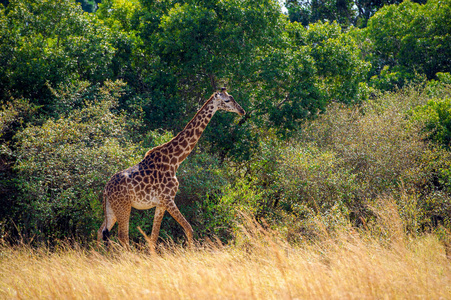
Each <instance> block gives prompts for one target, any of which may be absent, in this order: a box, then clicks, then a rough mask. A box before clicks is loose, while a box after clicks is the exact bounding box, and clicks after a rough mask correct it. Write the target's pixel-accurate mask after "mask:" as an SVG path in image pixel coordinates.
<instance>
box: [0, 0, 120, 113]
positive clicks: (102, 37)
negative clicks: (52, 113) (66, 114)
mask: <svg viewBox="0 0 451 300" xmlns="http://www.w3.org/2000/svg"><path fill="white" fill-rule="evenodd" d="M0 36H1V37H2V38H1V40H0V101H2V102H3V101H5V99H7V97H8V95H11V96H13V97H16V98H20V97H25V98H29V99H31V100H32V101H33V102H34V103H39V104H44V105H46V109H51V107H49V106H51V105H52V99H53V98H52V95H51V93H50V90H49V89H48V88H47V86H46V83H49V84H50V85H51V86H56V85H57V84H59V83H63V82H71V81H74V80H77V79H80V80H88V81H91V82H93V83H97V82H103V81H104V80H105V79H106V78H109V77H111V71H110V65H111V60H112V57H113V54H114V49H113V48H112V46H111V43H110V41H111V39H112V38H113V36H112V34H111V32H110V31H109V30H108V29H107V28H105V27H103V26H101V25H100V24H99V23H98V22H96V20H95V18H93V17H92V16H90V15H88V14H84V13H83V11H82V10H81V8H80V7H79V6H78V5H76V4H75V3H74V2H72V1H69V0H64V1H55V0H16V1H11V3H10V4H9V5H8V7H7V8H6V9H4V10H3V9H2V10H1V11H0Z"/></svg>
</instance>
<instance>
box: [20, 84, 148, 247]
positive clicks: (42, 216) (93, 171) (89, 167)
mask: <svg viewBox="0 0 451 300" xmlns="http://www.w3.org/2000/svg"><path fill="white" fill-rule="evenodd" d="M123 86H124V84H123V83H121V82H106V83H105V86H104V87H101V88H98V89H96V92H95V94H94V95H93V97H94V98H93V99H92V100H85V101H83V99H74V100H77V102H82V103H83V102H84V104H83V105H81V107H80V108H77V109H74V110H72V111H70V112H69V113H67V116H61V117H59V118H55V119H49V120H47V121H45V122H44V123H43V124H42V126H40V125H36V126H28V127H27V128H25V129H24V130H22V131H20V132H19V133H18V134H17V135H16V136H15V142H16V147H17V150H16V153H15V155H16V163H15V165H14V170H15V171H16V173H17V176H18V178H17V182H16V186H17V188H18V189H19V191H20V196H19V199H20V201H18V203H17V206H18V212H17V213H18V215H17V216H16V218H15V222H16V223H18V225H19V226H20V228H21V230H22V234H26V235H28V236H31V235H35V236H36V237H37V238H39V239H52V238H64V237H70V236H73V237H85V238H86V237H90V236H92V235H91V234H92V233H93V231H94V230H95V229H97V228H96V227H98V226H99V225H100V223H101V218H102V215H103V211H102V204H101V201H99V195H100V194H101V191H102V190H103V186H104V184H105V183H106V181H107V180H108V178H109V177H110V176H111V175H112V174H113V173H115V172H117V171H119V170H121V169H123V168H125V167H128V166H129V165H131V164H133V163H134V162H136V160H137V159H138V158H139V156H138V154H140V153H139V151H137V150H138V148H137V146H136V145H133V144H131V143H130V142H128V141H127V139H126V138H125V129H126V128H125V125H124V124H126V121H125V118H126V116H125V115H124V114H121V113H113V111H114V108H115V106H116V105H117V100H118V97H119V96H120V94H121V89H122V87H123ZM79 95H82V94H79Z"/></svg>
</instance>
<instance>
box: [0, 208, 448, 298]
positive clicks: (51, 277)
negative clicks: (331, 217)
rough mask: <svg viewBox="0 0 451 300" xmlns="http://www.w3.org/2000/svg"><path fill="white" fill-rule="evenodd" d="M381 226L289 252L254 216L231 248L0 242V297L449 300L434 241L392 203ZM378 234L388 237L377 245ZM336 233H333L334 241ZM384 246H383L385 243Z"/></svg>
mask: <svg viewBox="0 0 451 300" xmlns="http://www.w3.org/2000/svg"><path fill="white" fill-rule="evenodd" d="M373 210H374V211H375V213H377V214H378V215H379V216H380V220H381V225H380V227H381V228H384V230H385V231H381V230H379V231H375V232H373V234H372V235H371V236H370V235H368V234H364V233H357V232H355V231H353V230H352V229H349V230H347V231H343V232H342V233H341V234H338V237H335V238H324V239H323V240H322V241H319V242H317V243H315V244H303V245H297V246H293V245H290V244H289V243H287V242H286V240H283V239H282V238H280V236H279V235H278V234H277V232H272V231H270V230H268V229H264V228H263V227H262V226H260V225H258V224H257V223H255V222H253V221H252V220H251V219H248V220H247V223H246V224H245V225H243V226H242V232H241V233H240V235H239V236H240V238H239V239H237V240H236V241H235V244H234V245H229V246H223V245H222V244H221V243H220V242H217V241H207V242H205V244H204V245H198V246H197V248H195V249H194V250H192V251H190V250H186V249H184V248H182V247H180V246H177V245H165V246H161V245H160V248H159V249H158V252H159V254H158V255H149V254H148V252H147V251H144V250H142V249H141V250H133V251H130V252H125V251H121V250H113V251H112V252H110V253H106V254H105V253H103V252H102V251H97V250H94V249H81V248H78V249H74V248H73V247H61V248H60V249H57V250H54V251H49V250H48V249H47V248H45V247H42V248H39V249H32V248H30V247H28V246H21V247H8V246H3V247H2V248H1V254H0V298H2V299H42V298H45V299H110V298H114V299H122V298H128V299H449V298H451V263H450V261H449V260H448V259H447V257H446V253H445V247H444V245H443V244H442V243H441V242H440V241H439V239H438V238H437V237H436V236H434V235H424V236H419V237H414V238H413V237H409V236H406V235H405V234H404V231H403V229H402V226H401V225H400V220H399V215H398V214H397V212H396V206H395V205H394V204H393V203H392V204H390V203H389V204H388V205H385V206H384V205H380V206H379V207H375V208H373ZM377 232H385V233H386V235H388V236H390V237H391V238H389V239H387V237H386V235H385V236H384V237H383V241H381V240H379V238H380V237H378V236H377ZM335 236H337V235H335ZM387 241H388V242H387Z"/></svg>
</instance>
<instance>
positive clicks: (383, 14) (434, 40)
mask: <svg viewBox="0 0 451 300" xmlns="http://www.w3.org/2000/svg"><path fill="white" fill-rule="evenodd" d="M450 19H451V3H450V2H449V1H438V0H431V1H428V2H427V3H426V4H424V5H420V4H417V3H413V2H411V1H404V2H403V3H401V4H399V5H389V6H385V7H384V8H382V9H381V10H380V11H379V12H378V13H376V14H375V15H374V17H372V18H371V19H370V20H369V22H368V28H367V29H366V30H365V31H364V34H365V36H366V37H367V38H368V39H369V40H370V41H371V42H372V44H371V47H372V48H371V49H370V50H369V51H370V52H371V53H372V56H371V57H370V59H371V63H372V65H373V70H372V74H373V75H374V76H378V77H380V79H378V77H375V78H374V81H375V82H376V83H377V82H378V81H380V80H381V79H382V80H384V78H387V77H391V78H396V80H395V83H397V84H398V85H402V84H405V82H408V81H411V80H412V79H414V78H415V74H417V73H418V74H424V75H425V76H426V77H427V79H433V78H436V74H437V73H438V72H450V71H451V64H450V63H449V61H450V55H451V38H450V36H449V32H451V22H449V20H450Z"/></svg>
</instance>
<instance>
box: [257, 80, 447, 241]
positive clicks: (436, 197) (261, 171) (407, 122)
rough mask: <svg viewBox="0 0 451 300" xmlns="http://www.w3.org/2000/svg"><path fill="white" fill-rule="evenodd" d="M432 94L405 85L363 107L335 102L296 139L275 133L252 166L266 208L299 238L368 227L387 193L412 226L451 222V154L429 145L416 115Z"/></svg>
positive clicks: (280, 225) (266, 212)
mask: <svg viewBox="0 0 451 300" xmlns="http://www.w3.org/2000/svg"><path fill="white" fill-rule="evenodd" d="M430 98H431V96H430V95H429V92H428V90H427V89H418V88H406V89H404V90H403V91H399V92H396V93H387V94H382V95H379V96H378V97H376V98H375V99H374V100H372V101H369V102H367V103H364V104H363V105H362V106H360V107H346V106H342V105H339V104H332V105H331V106H329V108H328V110H327V112H326V113H325V114H324V115H322V116H321V117H319V118H318V119H317V120H314V121H311V122H308V123H306V125H305V126H304V127H303V131H302V132H301V133H300V134H299V135H298V136H297V138H296V139H292V140H291V141H290V142H289V143H274V142H273V141H271V140H272V138H273V137H271V136H270V135H268V136H267V137H266V139H263V141H264V142H263V143H262V144H261V148H260V150H261V154H260V158H261V160H260V161H259V163H255V164H254V165H253V166H252V167H251V169H252V170H253V172H254V173H253V176H254V178H255V177H256V178H258V179H254V181H253V182H254V188H255V187H256V188H258V190H261V191H262V193H263V194H264V198H263V199H264V200H263V201H262V202H260V204H261V205H262V206H263V208H262V209H260V212H263V216H264V217H266V218H269V219H270V220H272V221H273V222H274V223H273V224H275V226H277V227H278V228H279V229H280V230H282V231H283V232H285V234H286V235H287V236H288V237H290V239H292V240H297V239H299V238H305V237H311V236H314V235H316V234H319V233H321V232H323V229H324V228H327V229H334V228H342V227H343V226H345V225H346V224H347V222H350V223H351V224H353V225H355V226H365V224H367V223H368V222H371V220H372V219H373V218H374V217H375V215H374V214H373V212H372V209H371V206H372V205H373V203H375V201H376V202H377V201H379V200H380V199H383V198H385V197H389V198H390V197H391V198H390V199H394V201H396V202H397V205H398V206H399V207H400V214H401V215H402V217H403V220H404V222H405V224H406V228H407V229H409V230H410V231H411V232H413V231H420V230H424V229H425V228H430V227H431V226H437V225H438V224H447V226H449V225H450V221H451V211H450V208H449V204H448V203H449V199H450V196H449V194H448V192H449V189H448V188H447V187H449V179H450V177H449V174H450V172H449V166H450V163H449V160H450V154H449V152H447V151H445V150H443V149H440V148H438V147H436V146H435V145H434V144H430V143H428V142H427V141H426V140H425V139H424V134H423V130H422V128H423V123H422V122H418V121H417V120H415V119H412V118H411V117H410V116H411V113H410V112H411V111H413V110H415V109H416V108H418V107H421V106H422V105H424V104H425V103H427V102H428V101H429V99H430ZM378 199H379V200H378Z"/></svg>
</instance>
